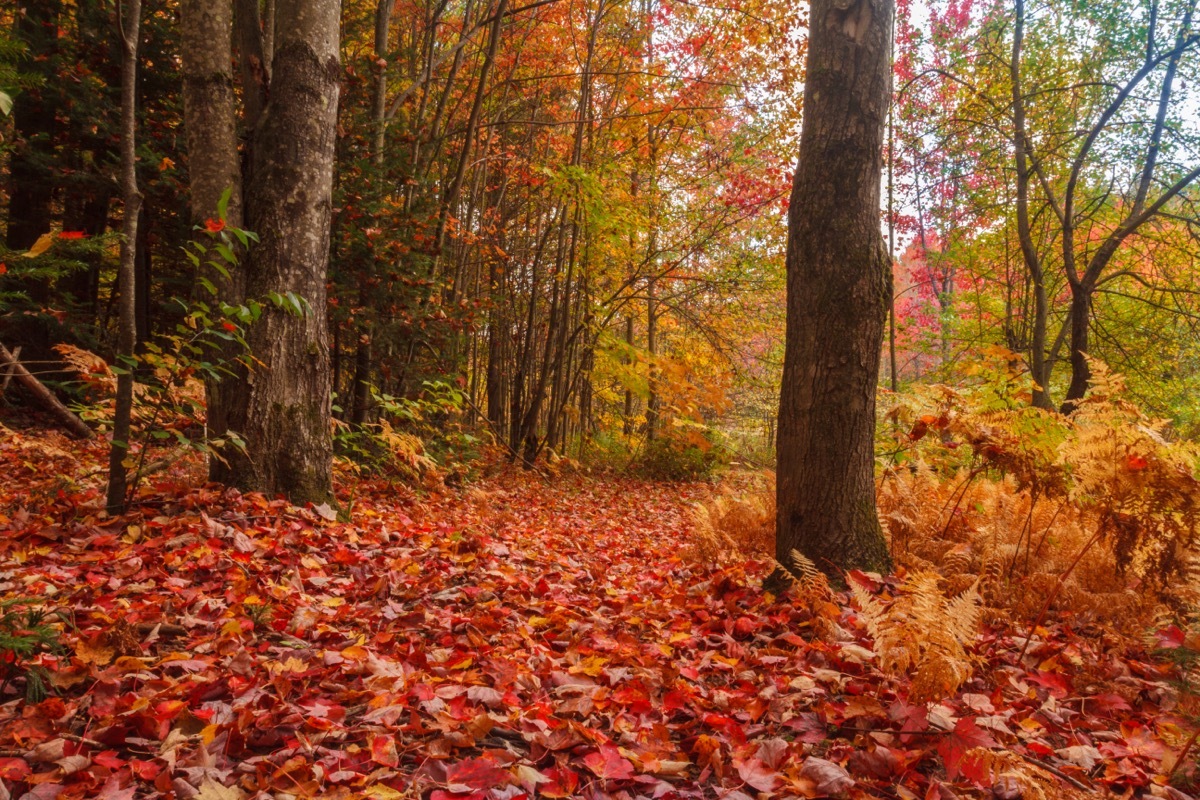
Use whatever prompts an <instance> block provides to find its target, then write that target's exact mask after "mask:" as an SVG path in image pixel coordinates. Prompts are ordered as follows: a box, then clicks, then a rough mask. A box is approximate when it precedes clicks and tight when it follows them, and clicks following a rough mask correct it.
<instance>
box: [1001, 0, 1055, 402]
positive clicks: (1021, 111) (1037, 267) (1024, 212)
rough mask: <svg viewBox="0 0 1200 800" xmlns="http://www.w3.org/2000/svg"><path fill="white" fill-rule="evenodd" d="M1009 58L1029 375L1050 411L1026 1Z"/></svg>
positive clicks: (1017, 9)
mask: <svg viewBox="0 0 1200 800" xmlns="http://www.w3.org/2000/svg"><path fill="white" fill-rule="evenodd" d="M1013 11H1014V16H1015V21H1014V23H1013V46H1012V58H1011V60H1010V61H1009V77H1010V81H1011V83H1012V103H1013V154H1014V155H1013V159H1014V164H1015V166H1016V170H1017V174H1016V189H1017V198H1016V199H1017V203H1016V212H1017V240H1018V242H1019V243H1020V245H1021V256H1022V258H1023V259H1024V260H1025V269H1026V270H1027V271H1028V272H1029V278H1030V281H1031V282H1032V283H1033V303H1034V313H1033V327H1032V330H1031V331H1030V344H1029V372H1030V374H1031V376H1032V377H1033V382H1034V389H1033V404H1034V405H1035V406H1037V407H1038V408H1047V409H1048V408H1053V407H1054V404H1053V403H1052V402H1051V400H1050V387H1049V385H1048V384H1049V382H1050V370H1049V369H1048V368H1047V364H1046V328H1047V325H1048V323H1049V317H1050V311H1049V308H1050V303H1049V300H1048V298H1047V296H1046V278H1045V274H1044V271H1043V269H1042V261H1041V258H1040V257H1039V256H1038V252H1037V246H1036V245H1035V244H1034V241H1033V232H1032V229H1031V226H1030V222H1029V183H1030V180H1031V178H1030V168H1029V152H1028V151H1029V138H1028V134H1027V133H1026V131H1025V95H1024V90H1023V89H1022V87H1021V52H1022V48H1023V45H1024V41H1025V2H1024V0H1016V3H1015V6H1014V9H1013Z"/></svg>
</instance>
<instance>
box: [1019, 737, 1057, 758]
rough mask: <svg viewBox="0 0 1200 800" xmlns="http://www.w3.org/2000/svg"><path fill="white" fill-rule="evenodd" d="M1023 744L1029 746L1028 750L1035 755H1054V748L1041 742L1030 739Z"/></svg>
mask: <svg viewBox="0 0 1200 800" xmlns="http://www.w3.org/2000/svg"><path fill="white" fill-rule="evenodd" d="M1025 746H1026V747H1027V748H1029V752H1031V753H1033V754H1034V755H1035V756H1042V757H1045V756H1052V755H1054V748H1053V747H1050V746H1049V745H1047V744H1044V743H1042V742H1038V741H1032V742H1029V743H1027V744H1026V745H1025Z"/></svg>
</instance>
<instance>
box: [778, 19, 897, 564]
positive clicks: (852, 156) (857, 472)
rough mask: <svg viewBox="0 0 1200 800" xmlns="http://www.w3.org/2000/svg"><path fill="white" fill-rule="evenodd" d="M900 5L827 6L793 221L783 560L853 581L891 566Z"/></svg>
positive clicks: (820, 24)
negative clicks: (894, 42)
mask: <svg viewBox="0 0 1200 800" xmlns="http://www.w3.org/2000/svg"><path fill="white" fill-rule="evenodd" d="M893 12H894V5H893V3H892V2H891V0H852V1H851V2H845V1H844V0H814V2H813V3H812V14H811V23H810V28H809V50H808V79H807V81H806V83H805V86H804V110H805V113H804V122H803V129H802V132H801V138H800V159H799V164H798V166H797V169H796V174H795V179H794V183H793V187H792V197H791V205H790V207H789V212H788V224H789V228H788V250H787V284H788V287H787V294H788V315H787V339H786V350H785V356H784V367H783V389H782V392H781V396H780V411H779V447H778V459H779V462H778V483H777V501H778V508H779V512H778V517H777V532H776V544H775V549H776V557H777V558H778V559H779V561H780V562H781V563H784V564H789V563H791V562H792V557H791V552H792V550H793V549H797V550H799V551H800V552H801V553H803V554H804V555H806V556H807V557H808V558H810V559H812V561H813V562H815V563H816V565H817V566H818V567H819V568H820V569H821V570H823V571H825V572H826V573H828V574H830V575H833V576H836V577H838V578H840V576H841V571H842V570H844V569H849V568H860V569H868V570H886V569H888V568H889V567H890V563H891V559H890V557H889V554H888V548H887V543H886V541H885V539H884V537H883V534H882V531H881V530H880V525H879V519H878V517H877V515H876V511H875V477H874V428H875V389H876V384H877V381H878V378H879V365H880V354H881V350H882V347H883V324H884V319H885V316H886V314H887V308H888V303H889V297H888V295H889V292H890V286H891V282H890V281H889V279H888V256H887V248H886V246H885V245H884V242H883V237H882V235H881V233H880V226H879V210H880V202H879V201H880V176H881V173H882V169H883V133H884V124H885V122H886V118H887V112H888V103H889V100H890V96H891V69H890V66H891V35H890V32H891V29H892V15H893Z"/></svg>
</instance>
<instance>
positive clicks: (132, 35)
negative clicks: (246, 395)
mask: <svg viewBox="0 0 1200 800" xmlns="http://www.w3.org/2000/svg"><path fill="white" fill-rule="evenodd" d="M117 13H118V18H119V21H120V29H121V196H122V200H123V201H124V204H125V210H124V212H123V213H124V226H123V230H122V238H121V263H120V267H119V276H120V277H119V281H120V296H121V299H120V314H119V323H118V327H117V329H118V339H117V361H118V362H119V363H120V366H121V371H120V372H119V373H118V374H117V403H116V410H115V411H114V413H113V434H112V447H111V448H110V449H109V456H108V491H107V494H106V504H107V507H108V511H109V513H110V514H118V513H121V512H122V511H124V510H125V502H126V497H125V494H126V490H127V488H128V482H127V475H126V471H125V462H126V458H127V457H128V455H129V444H130V443H129V438H130V433H131V431H130V420H131V418H132V416H133V354H134V349H135V347H136V345H137V277H136V276H137V265H136V259H137V245H138V217H139V215H140V212H141V208H142V193H141V192H140V191H139V190H138V184H137V142H136V139H135V137H136V135H137V68H138V64H137V59H138V38H139V36H140V33H141V19H142V0H125V2H123V3H120V4H118V6H117Z"/></svg>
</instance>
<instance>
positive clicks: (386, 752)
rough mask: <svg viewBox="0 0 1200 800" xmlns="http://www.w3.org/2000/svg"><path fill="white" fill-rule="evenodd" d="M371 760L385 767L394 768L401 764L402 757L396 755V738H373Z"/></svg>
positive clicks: (383, 736) (381, 736) (380, 736)
mask: <svg viewBox="0 0 1200 800" xmlns="http://www.w3.org/2000/svg"><path fill="white" fill-rule="evenodd" d="M371 760H372V761H374V762H375V763H376V764H382V765H383V766H385V767H394V766H396V765H397V764H399V763H400V756H399V754H397V753H396V738H395V737H394V736H386V735H379V736H373V737H371Z"/></svg>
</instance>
